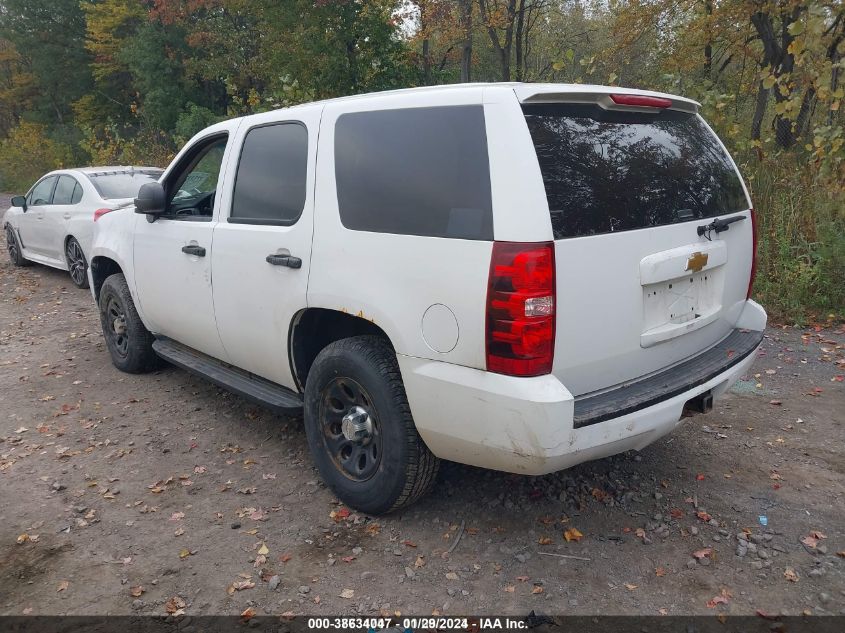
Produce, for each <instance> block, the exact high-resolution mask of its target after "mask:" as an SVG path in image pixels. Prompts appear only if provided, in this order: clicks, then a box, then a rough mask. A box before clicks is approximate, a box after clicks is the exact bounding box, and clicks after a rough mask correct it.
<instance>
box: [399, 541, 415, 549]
mask: <svg viewBox="0 0 845 633" xmlns="http://www.w3.org/2000/svg"><path fill="white" fill-rule="evenodd" d="M402 545H404V546H405V547H416V546H417V544H416V543H414V542H413V541H407V540H406V541H402Z"/></svg>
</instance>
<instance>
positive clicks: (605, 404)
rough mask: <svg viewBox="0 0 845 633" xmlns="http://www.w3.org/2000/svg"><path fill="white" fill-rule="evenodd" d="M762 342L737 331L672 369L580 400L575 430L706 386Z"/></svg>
mask: <svg viewBox="0 0 845 633" xmlns="http://www.w3.org/2000/svg"><path fill="white" fill-rule="evenodd" d="M762 340H763V332H756V331H749V330H734V331H733V332H731V333H730V334H729V335H728V336H726V337H725V338H723V339H722V340H721V341H720V342H718V343H717V344H716V345H714V346H713V347H711V348H710V349H708V350H707V351H706V352H702V353H701V354H699V355H698V356H694V357H692V358H690V359H689V360H686V361H684V362H682V363H680V364H679V365H676V366H674V367H671V368H670V369H667V370H665V371H661V372H659V373H657V374H654V375H652V376H648V377H647V378H643V379H640V380H634V381H632V382H628V383H624V384H622V385H620V386H619V387H616V388H615V389H611V390H610V391H605V392H602V393H599V394H596V395H594V396H586V397H581V398H576V399H575V420H574V425H575V428H576V429H579V428H583V427H585V426H590V425H591V424H598V423H599V422H604V421H605V420H610V419H613V418H619V417H622V416H623V415H627V414H629V413H633V412H635V411H639V410H640V409H645V408H647V407H650V406H652V405H655V404H657V403H659V402H663V401H664V400H668V399H669V398H674V397H675V396H677V395H679V394H682V393H684V392H685V391H689V390H690V389H694V388H695V387H698V386H699V385H703V384H704V383H705V382H707V381H708V380H712V379H713V378H715V377H716V376H718V375H719V374H721V373H722V372H724V371H727V370H728V369H730V368H731V367H733V366H734V365H736V364H737V363H739V362H740V361H742V360H743V359H744V358H746V357H747V356H748V355H749V354H752V353H753V352H754V350H756V349H757V347H758V346H759V345H760V342H761V341H762Z"/></svg>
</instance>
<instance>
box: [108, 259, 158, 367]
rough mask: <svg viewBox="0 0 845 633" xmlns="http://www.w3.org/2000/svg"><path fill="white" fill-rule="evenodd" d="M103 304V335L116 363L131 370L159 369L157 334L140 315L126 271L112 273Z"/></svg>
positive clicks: (116, 365)
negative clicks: (155, 345) (130, 291)
mask: <svg viewBox="0 0 845 633" xmlns="http://www.w3.org/2000/svg"><path fill="white" fill-rule="evenodd" d="M99 308H100V324H101V325H102V326H103V336H104V337H105V339H106V347H107V348H108V350H109V354H111V360H112V363H113V364H114V366H115V367H117V368H118V369H119V370H120V371H125V372H127V373H129V374H142V373H145V372H148V371H152V370H153V369H156V368H157V367H158V366H159V364H160V361H159V359H158V356H157V355H156V353H155V352H154V351H153V341H154V340H155V337H153V335H152V334H150V332H149V330H147V328H146V327H145V326H144V324H143V322H142V321H141V317H139V316H138V311H137V310H136V309H135V303H134V302H133V301H132V295H131V294H130V293H129V285H128V284H127V283H126V278H125V277H124V276H123V275H122V274H120V273H118V274H115V275H111V276H110V277H108V278H107V279H106V280H105V282H103V287H102V288H101V289H100V301H99Z"/></svg>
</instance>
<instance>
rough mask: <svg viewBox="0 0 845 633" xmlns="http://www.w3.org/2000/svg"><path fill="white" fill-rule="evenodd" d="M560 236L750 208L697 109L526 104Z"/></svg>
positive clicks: (738, 182) (636, 227)
mask: <svg viewBox="0 0 845 633" xmlns="http://www.w3.org/2000/svg"><path fill="white" fill-rule="evenodd" d="M523 111H524V113H525V119H526V121H527V122H528V129H529V130H530V132H531V138H532V140H533V141H534V147H535V148H536V150H537V159H538V161H539V163H540V170H541V172H542V174H543V183H544V184H545V187H546V197H547V199H548V202H549V210H550V212H551V216H552V230H553V233H554V237H555V239H561V238H566V237H577V236H580V235H594V234H599V233H610V232H613V231H629V230H632V229H641V228H645V227H650V226H660V225H665V224H674V223H676V222H688V221H690V220H697V219H701V218H707V217H712V216H716V215H722V214H725V213H733V212H736V211H742V210H745V209H747V208H748V202H747V200H746V198H745V193H744V191H743V189H742V184H741V183H740V180H739V177H738V176H737V174H736V171H735V170H734V168H733V165H732V164H731V162H730V159H729V157H728V156H727V154H725V151H724V150H723V149H722V148H721V146H720V145H719V142H718V140H717V139H716V137H715V136H714V135H713V134H712V133H711V132H710V131H709V130H708V129H707V127H706V126H705V125H704V123H703V122H702V121H701V119H699V118H698V117H697V116H696V115H694V114H689V113H685V112H678V111H675V110H661V111H660V112H659V113H655V114H652V113H647V114H641V113H629V112H619V111H609V110H604V109H602V108H600V107H599V106H597V105H580V104H578V105H576V104H554V105H547V104H544V105H526V106H523Z"/></svg>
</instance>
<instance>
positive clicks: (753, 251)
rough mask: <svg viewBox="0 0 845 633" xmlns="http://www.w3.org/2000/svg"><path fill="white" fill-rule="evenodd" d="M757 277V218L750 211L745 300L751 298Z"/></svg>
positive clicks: (752, 211)
mask: <svg viewBox="0 0 845 633" xmlns="http://www.w3.org/2000/svg"><path fill="white" fill-rule="evenodd" d="M756 276H757V218H756V217H755V215H754V209H751V275H750V277H749V278H748V294H747V295H746V296H745V298H746V299H750V298H751V292H752V291H753V290H754V278H755V277H756Z"/></svg>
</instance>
